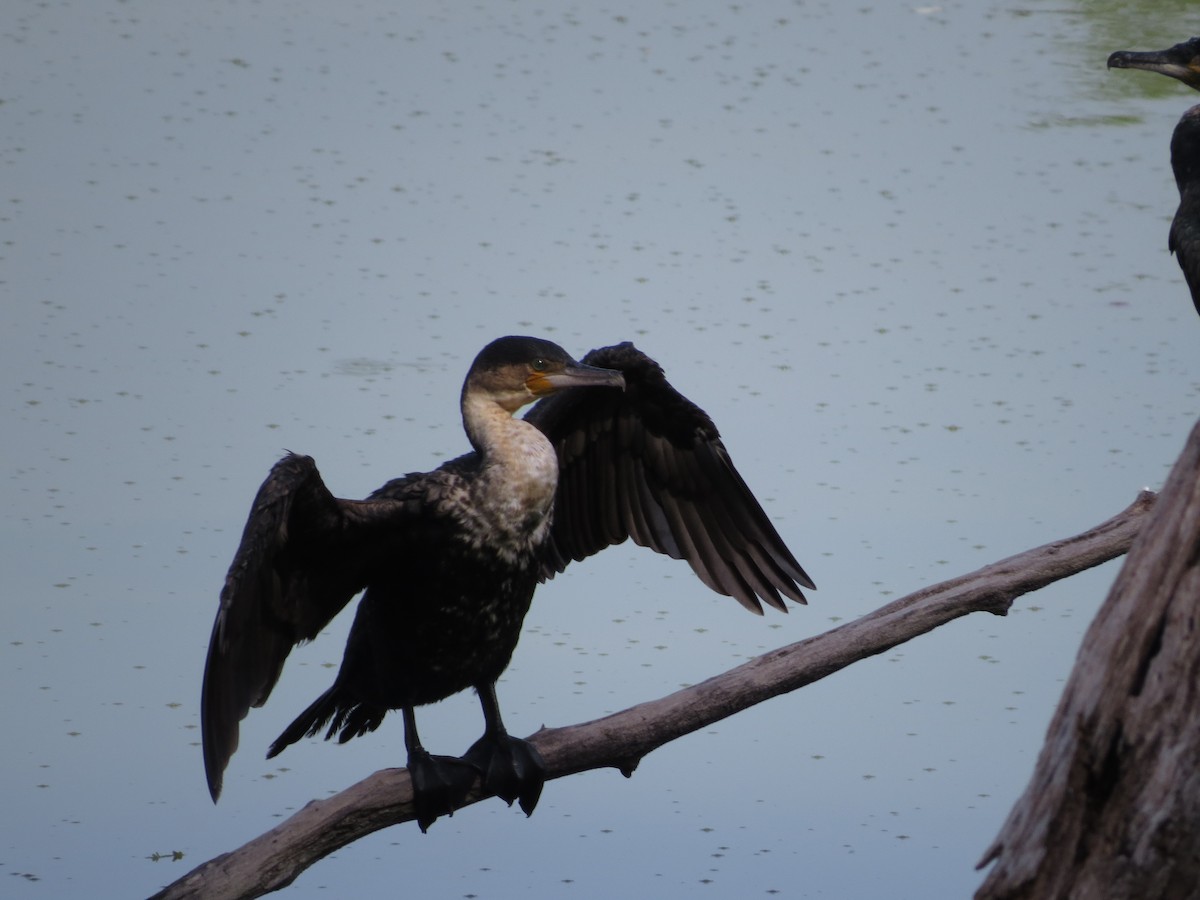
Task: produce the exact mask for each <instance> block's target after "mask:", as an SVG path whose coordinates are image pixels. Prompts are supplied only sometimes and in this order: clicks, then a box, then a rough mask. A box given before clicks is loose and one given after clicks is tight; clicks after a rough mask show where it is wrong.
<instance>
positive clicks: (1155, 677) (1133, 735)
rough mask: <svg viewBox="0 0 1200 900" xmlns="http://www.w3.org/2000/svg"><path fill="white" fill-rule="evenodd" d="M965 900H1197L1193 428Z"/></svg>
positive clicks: (1198, 525)
mask: <svg viewBox="0 0 1200 900" xmlns="http://www.w3.org/2000/svg"><path fill="white" fill-rule="evenodd" d="M992 861H995V862H996V866H995V868H993V869H992V871H991V872H990V873H989V874H988V877H987V879H986V880H985V881H984V884H983V886H982V887H981V888H980V889H979V892H978V893H977V894H976V895H975V896H976V898H977V900H1018V898H1020V900H1043V898H1046V900H1049V898H1073V897H1077V898H1089V897H1104V898H1106V900H1140V898H1145V897H1154V898H1156V900H1173V898H1180V900H1183V898H1194V897H1196V896H1197V893H1198V892H1200V424H1197V425H1196V427H1195V428H1194V429H1193V430H1192V434H1191V437H1190V438H1189V440H1188V444H1187V446H1186V447H1185V449H1184V452H1183V455H1182V456H1180V458H1179V461H1178V462H1177V463H1176V464H1175V468H1174V469H1173V470H1172V472H1171V475H1170V477H1169V478H1168V479H1167V483H1166V485H1165V486H1164V487H1163V490H1162V494H1161V499H1160V501H1159V502H1158V504H1157V505H1156V509H1155V510H1154V513H1153V514H1152V515H1151V516H1150V517H1149V518H1148V519H1147V521H1146V524H1145V526H1144V527H1143V529H1142V532H1141V534H1140V536H1139V537H1138V539H1137V541H1136V543H1135V544H1134V546H1133V547H1132V548H1131V549H1130V551H1129V557H1128V559H1126V560H1125V564H1124V566H1123V567H1122V569H1121V573H1120V574H1119V575H1118V576H1117V580H1116V582H1115V583H1114V584H1113V587H1112V590H1111V592H1110V593H1109V595H1108V599H1107V600H1105V602H1104V605H1103V606H1102V607H1101V609H1100V612H1099V613H1098V614H1097V616H1096V619H1095V621H1094V622H1093V623H1092V625H1091V627H1090V628H1089V629H1088V632H1087V634H1086V635H1085V636H1084V639H1083V644H1082V646H1081V647H1080V650H1079V656H1078V658H1077V660H1076V662H1075V668H1074V670H1073V671H1072V673H1071V677H1070V679H1069V680H1068V682H1067V686H1066V689H1065V690H1064V692H1063V696H1062V699H1061V701H1060V702H1059V706H1058V709H1057V711H1056V712H1055V714H1054V718H1053V720H1052V721H1051V723H1050V728H1049V731H1048V733H1047V737H1046V743H1045V745H1044V747H1043V748H1042V752H1041V755H1040V757H1039V759H1038V763H1037V767H1036V769H1035V771H1034V774H1033V778H1032V780H1031V781H1030V783H1029V786H1028V787H1027V788H1026V790H1025V794H1024V795H1023V796H1022V797H1021V799H1020V800H1019V801H1018V802H1017V805H1016V806H1015V807H1013V811H1012V812H1011V813H1010V814H1009V817H1008V821H1007V822H1005V824H1004V827H1003V828H1002V829H1001V831H1000V835H999V836H998V837H997V838H996V841H995V843H994V844H993V845H992V847H991V848H990V849H989V850H988V851H987V853H986V855H985V856H984V858H983V861H982V862H981V863H980V866H981V867H982V866H984V865H987V864H988V863H990V862H992Z"/></svg>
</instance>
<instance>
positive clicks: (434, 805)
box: [401, 706, 482, 832]
mask: <svg viewBox="0 0 1200 900" xmlns="http://www.w3.org/2000/svg"><path fill="white" fill-rule="evenodd" d="M401 711H402V712H403V713H404V747H405V749H406V750H408V774H409V775H410V776H411V777H412V787H413V807H414V808H415V809H416V812H417V824H418V825H420V826H421V831H422V832H425V831H428V830H429V826H430V825H432V824H433V823H434V822H435V821H436V820H437V817H438V816H452V815H454V810H456V809H458V807H460V806H462V804H463V801H464V800H466V799H467V794H468V793H470V791H471V788H472V787H474V785H475V780H476V779H477V778H479V776H480V774H481V773H482V770H481V769H479V768H478V767H477V766H476V765H475V764H474V763H472V762H469V761H467V760H463V759H459V758H458V757H456V756H433V755H432V754H431V753H430V752H429V751H428V750H426V749H425V748H424V747H422V746H421V738H420V736H419V735H418V734H417V717H416V716H415V715H414V714H413V710H412V707H411V706H405V707H403V708H402V710H401Z"/></svg>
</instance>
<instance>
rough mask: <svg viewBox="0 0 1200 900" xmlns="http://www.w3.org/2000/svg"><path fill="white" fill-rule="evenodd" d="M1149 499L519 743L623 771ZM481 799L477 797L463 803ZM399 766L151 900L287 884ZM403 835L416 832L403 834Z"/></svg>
mask: <svg viewBox="0 0 1200 900" xmlns="http://www.w3.org/2000/svg"><path fill="white" fill-rule="evenodd" d="M1153 505H1154V495H1153V494H1150V493H1149V492H1143V493H1142V494H1141V495H1139V496H1138V498H1137V499H1136V500H1135V501H1134V503H1133V504H1132V505H1131V506H1129V507H1128V508H1127V509H1126V510H1124V511H1123V512H1121V513H1120V514H1118V515H1117V516H1115V517H1113V518H1112V519H1109V520H1108V521H1106V522H1104V523H1102V524H1100V525H1098V526H1096V527H1095V528H1093V529H1090V530H1089V531H1087V532H1085V533H1083V534H1080V535H1077V536H1075V537H1072V538H1067V539H1065V540H1061V541H1055V542H1053V543H1050V544H1046V545H1044V546H1042V547H1038V548H1035V549H1033V550H1029V551H1026V552H1024V553H1021V554H1018V555H1017V556H1013V557H1009V558H1008V559H1005V560H1001V561H1000V562H997V563H993V564H992V565H989V566H985V567H984V568H982V569H979V570H978V571H976V572H973V573H971V574H969V575H964V576H962V577H960V578H955V579H952V580H950V581H946V582H942V583H941V584H937V585H934V586H932V587H928V588H925V589H923V590H920V591H917V592H916V593H914V594H910V595H909V596H907V597H903V598H901V599H899V600H896V601H894V602H892V603H889V604H888V605H886V606H884V607H882V608H880V609H878V610H876V611H874V612H872V613H870V614H868V615H866V616H863V617H862V618H860V619H857V620H855V621H853V622H849V623H847V624H845V625H842V626H841V627H839V628H835V629H834V630H832V631H829V632H826V633H825V634H822V635H819V636H817V637H813V638H809V639H807V640H804V641H800V642H799V643H795V644H792V645H790V646H787V647H783V648H780V649H778V650H773V651H771V652H769V653H766V654H764V655H763V656H759V657H756V658H755V659H753V660H750V661H749V662H747V663H745V664H743V665H741V666H738V667H737V668H735V669H732V670H730V671H728V672H725V673H723V674H721V675H718V676H716V677H714V678H710V679H708V680H707V681H704V682H702V683H700V684H696V685H693V686H692V687H689V688H686V689H684V690H681V691H678V692H676V693H674V694H671V695H670V696H667V697H664V698H662V699H660V700H655V701H652V702H649V703H643V704H640V705H638V706H635V707H632V708H630V709H626V710H624V711H622V712H618V713H614V714H613V715H610V716H607V717H605V718H602V719H597V720H595V721H592V722H587V723H585V724H582V725H573V726H570V727H567V728H553V729H542V730H541V731H539V732H538V733H537V734H535V735H533V736H532V737H531V738H530V740H531V741H532V742H533V743H534V744H535V745H536V746H537V748H538V750H539V751H540V752H541V754H542V756H543V758H544V759H545V761H546V765H547V768H548V770H549V777H550V778H561V777H563V776H565V775H570V774H573V773H576V772H582V771H586V770H589V769H597V768H604V767H614V768H617V769H619V770H621V771H622V772H624V773H625V774H627V775H628V774H631V773H632V772H633V770H634V769H635V768H636V767H637V764H638V762H639V760H641V758H642V757H643V756H645V755H646V754H647V753H650V752H651V751H652V750H654V749H656V748H657V747H660V746H662V745H663V744H665V743H667V742H669V741H672V740H674V739H676V738H678V737H681V736H683V735H685V734H689V733H691V732H693V731H696V730H698V729H701V728H704V727H706V726H708V725H710V724H712V723H713V722H716V721H719V720H721V719H724V718H726V717H728V716H731V715H733V714H734V713H736V712H739V711H741V710H743V709H747V708H748V707H750V706H753V705H755V704H757V703H761V702H763V701H764V700H768V699H770V698H772V697H776V696H778V695H780V694H784V693H787V692H789V691H793V690H796V689H797V688H800V687H803V686H804V685H806V684H811V683H812V682H814V681H818V680H819V679H821V678H824V677H825V676H827V675H830V674H832V673H834V672H836V671H838V670H839V669H842V668H845V667H846V666H848V665H850V664H852V663H854V662H857V661H858V660H861V659H865V658H867V657H869V656H874V655H876V654H879V653H883V652H885V651H886V650H889V649H890V648H892V647H895V646H897V645H898V644H902V643H904V642H905V641H908V640H911V639H912V638H914V637H917V636H918V635H921V634H924V633H926V632H928V631H931V630H933V629H934V628H937V627H938V626H940V625H944V624H946V623H947V622H950V621H952V620H954V619H957V618H959V617H960V616H964V615H967V614H968V613H972V612H990V613H994V614H996V615H1004V614H1006V613H1007V611H1008V609H1009V607H1010V606H1011V605H1012V602H1013V600H1014V599H1015V598H1016V597H1019V596H1020V595H1021V594H1024V593H1027V592H1029V591H1033V590H1037V589H1038V588H1041V587H1044V586H1045V585H1047V584H1050V583H1051V582H1053V581H1057V580H1059V579H1061V578H1066V577H1068V576H1070V575H1073V574H1076V573H1078V572H1081V571H1083V570H1085V569H1088V568H1091V567H1092V566H1096V565H1099V564H1100V563H1103V562H1106V561H1107V560H1109V559H1112V558H1114V557H1116V556H1119V555H1121V554H1122V553H1124V552H1126V551H1127V550H1128V549H1129V546H1130V544H1131V543H1132V542H1133V539H1134V537H1135V536H1136V534H1137V532H1138V529H1139V528H1140V527H1141V525H1142V522H1143V520H1144V519H1145V518H1146V516H1147V514H1148V512H1149V510H1150V509H1151V508H1152V507H1153ZM481 799H483V795H482V794H480V793H478V792H476V793H474V794H472V795H471V797H469V798H468V801H467V802H468V803H474V802H476V801H478V800H481ZM413 817H414V815H413V807H412V789H411V783H410V781H409V778H408V772H407V771H406V770H404V769H385V770H382V771H379V772H376V773H375V774H374V775H371V776H370V777H368V778H366V779H364V780H363V781H360V782H359V783H358V784H355V785H353V786H352V787H350V788H347V789H346V790H344V791H342V792H341V793H339V794H337V795H335V796H333V797H331V798H329V799H327V800H314V801H313V802H311V803H309V804H308V805H307V806H305V807H304V808H303V809H301V810H300V811H299V812H297V813H296V814H295V815H293V816H292V817H291V818H289V819H287V820H286V821H284V822H283V823H281V824H280V825H278V826H276V827H275V828H273V829H271V830H270V831H268V832H267V833H265V834H263V835H261V836H260V837H258V838H255V839H254V840H252V841H250V842H249V843H247V844H245V845H244V846H242V847H241V848H239V849H237V850H234V851H232V852H230V853H226V854H223V855H222V856H219V857H216V858H215V859H212V860H210V861H209V862H206V863H203V864H202V865H200V866H198V867H197V868H196V869H194V870H192V871H191V872H189V873H188V874H187V875H185V876H183V877H182V878H180V879H179V880H178V881H176V882H174V883H172V884H170V885H168V886H167V887H166V888H164V889H163V890H162V891H161V892H160V893H158V894H156V895H155V898H154V900H177V898H185V897H187V898H199V897H203V898H206V900H218V898H246V897H259V896H262V895H263V894H265V893H269V892H271V891H274V890H278V889H279V888H281V887H284V886H286V885H288V884H290V883H291V882H292V881H293V880H294V879H295V878H296V876H297V875H299V874H300V873H301V872H302V871H304V869H306V868H307V867H309V866H311V865H312V864H313V863H315V862H316V861H317V860H319V859H321V858H322V857H323V856H326V855H328V854H329V853H332V852H333V851H335V850H337V849H338V848H340V847H343V846H345V845H346V844H349V843H351V842H352V841H354V840H356V839H358V838H360V837H363V836H364V835H366V834H369V833H371V832H373V831H377V830H379V829H381V828H385V827H387V826H389V825H395V824H398V823H400V822H406V821H410V820H412V819H413ZM413 839H414V840H419V839H420V835H418V834H416V833H415V831H414V834H413Z"/></svg>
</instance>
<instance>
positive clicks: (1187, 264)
mask: <svg viewBox="0 0 1200 900" xmlns="http://www.w3.org/2000/svg"><path fill="white" fill-rule="evenodd" d="M1167 247H1168V248H1169V249H1170V251H1171V252H1172V253H1174V254H1175V258H1176V259H1177V260H1178V261H1179V267H1180V268H1181V269H1183V277H1184V279H1186V281H1187V284H1188V288H1189V289H1190V290H1191V292H1192V303H1193V304H1195V306H1196V312H1198V313H1200V186H1189V187H1185V188H1184V190H1183V192H1182V194H1181V196H1180V200H1179V210H1178V212H1176V213H1175V219H1174V221H1172V222H1171V234H1170V237H1169V238H1168V241H1167Z"/></svg>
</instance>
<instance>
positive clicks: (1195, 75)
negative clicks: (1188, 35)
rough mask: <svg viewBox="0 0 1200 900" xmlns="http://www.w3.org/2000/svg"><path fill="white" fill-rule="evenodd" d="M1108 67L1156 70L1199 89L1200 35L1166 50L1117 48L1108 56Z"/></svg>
mask: <svg viewBox="0 0 1200 900" xmlns="http://www.w3.org/2000/svg"><path fill="white" fill-rule="evenodd" d="M1108 67H1109V68H1110V69H1144V70H1146V71H1147V72H1158V73H1159V74H1161V75H1169V76H1171V77H1172V78H1175V79H1177V80H1179V81H1182V82H1183V83H1184V84H1186V85H1187V86H1188V87H1190V88H1195V89H1196V90H1198V91H1200V37H1194V38H1192V39H1191V40H1190V41H1184V42H1183V43H1182V44H1176V45H1175V46H1174V47H1168V48H1167V49H1166V50H1153V51H1150V52H1147V53H1137V52H1134V51H1132V50H1118V51H1117V52H1116V53H1114V54H1112V56H1110V57H1109V58H1108Z"/></svg>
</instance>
